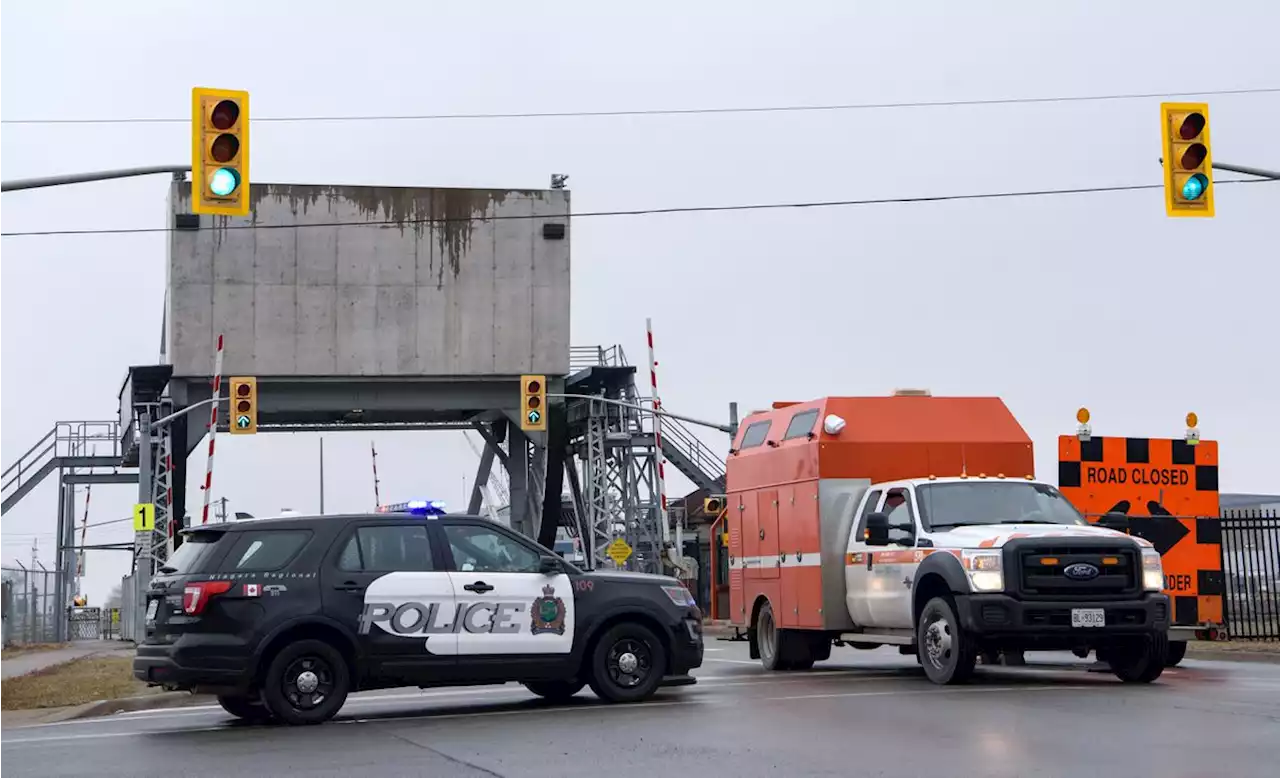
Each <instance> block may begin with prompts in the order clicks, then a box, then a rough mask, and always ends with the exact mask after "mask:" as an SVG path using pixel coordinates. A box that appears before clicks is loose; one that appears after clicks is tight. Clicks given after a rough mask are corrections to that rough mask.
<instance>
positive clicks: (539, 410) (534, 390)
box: [520, 375, 547, 432]
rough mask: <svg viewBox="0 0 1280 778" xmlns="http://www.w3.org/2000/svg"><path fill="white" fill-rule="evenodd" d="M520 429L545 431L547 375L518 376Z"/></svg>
mask: <svg viewBox="0 0 1280 778" xmlns="http://www.w3.org/2000/svg"><path fill="white" fill-rule="evenodd" d="M520 429H522V430H524V431H525V432H546V431H547V377H546V376H541V375H522V376H520Z"/></svg>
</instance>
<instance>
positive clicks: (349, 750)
mask: <svg viewBox="0 0 1280 778" xmlns="http://www.w3.org/2000/svg"><path fill="white" fill-rule="evenodd" d="M1028 659H1029V661H1030V662H1032V664H1031V665H1030V666H1028V667H1025V668H1004V667H996V668H988V669H985V670H983V669H980V670H979V674H978V677H977V679H976V680H975V681H974V682H972V683H970V684H967V685H964V686H958V687H945V688H940V687H936V686H933V685H931V684H929V683H928V682H927V681H925V680H924V678H923V676H922V674H921V673H920V671H919V670H918V669H916V666H915V664H914V661H913V660H911V659H910V658H906V659H904V658H902V657H899V656H898V655H897V653H896V652H895V651H893V650H890V649H880V650H877V651H855V650H853V649H836V650H835V651H834V652H833V656H832V659H831V661H829V662H825V663H822V664H820V665H819V666H818V667H817V668H815V669H814V670H813V671H811V672H808V673H801V674H767V673H764V672H763V671H762V670H761V669H760V667H759V665H758V664H757V663H756V662H753V661H751V660H749V659H748V658H747V656H746V648H745V645H744V644H741V643H729V642H721V641H712V643H711V644H710V650H709V651H708V653H707V662H706V663H705V664H704V666H703V667H702V669H701V670H700V671H698V672H697V673H696V674H697V675H698V677H699V679H700V681H699V683H698V684H697V685H696V686H692V687H684V688H679V689H672V690H669V691H666V692H663V693H662V694H660V695H659V696H658V697H657V698H655V699H654V700H653V701H652V702H648V703H641V704H636V705H604V704H602V703H599V702H598V701H597V700H596V699H595V698H594V697H592V696H591V694H590V692H583V693H582V695H581V699H580V700H578V701H576V702H575V703H573V704H570V705H566V706H558V707H557V706H551V705H547V704H545V703H543V702H542V701H540V700H538V699H536V698H534V697H533V696H532V695H530V694H528V693H527V692H524V691H523V689H522V688H520V687H517V686H501V687H484V688H477V689H435V690H428V691H417V690H409V689H405V690H396V691H390V692H375V693H366V694H362V695H358V696H354V697H352V698H351V700H350V701H348V703H347V706H346V707H345V708H344V709H343V711H342V713H341V714H340V715H339V716H338V718H336V719H334V721H332V722H330V723H328V724H324V725H321V726H318V727H305V728H287V727H280V726H246V725H241V724H238V723H235V722H234V721H233V720H231V719H230V718H229V717H228V716H227V715H226V714H224V713H223V712H222V711H221V709H219V708H212V709H210V708H208V707H201V708H186V709H174V710H166V711H143V712H138V713H133V714H120V715H116V716H112V717H109V718H105V719H92V720H79V721H72V722H64V723H60V724H46V725H39V726H33V727H24V728H17V729H6V730H4V732H3V741H2V747H3V752H4V757H5V764H7V765H9V770H10V772H9V776H10V778H17V776H40V777H41V778H52V777H53V776H98V777H101V776H128V777H129V778H142V776H165V777H166V778H174V776H178V777H179V778H194V777H195V776H206V775H208V776H213V775H217V776H226V775H268V776H273V777H275V776H292V775H299V776H308V778H323V777H324V776H334V777H335V778H350V777H351V776H369V777H370V778H372V776H375V775H376V776H411V775H424V776H426V775H430V776H459V777H460V778H470V777H471V776H549V777H551V778H563V776H566V775H595V774H600V775H608V776H610V778H622V777H623V776H633V775H634V776H645V777H646V778H653V776H707V777H708V778H709V777H710V776H721V775H724V776H734V778H751V777H753V776H774V775H787V776H811V775H812V776H824V775H831V776H835V775H839V776H850V775H856V776H915V775H929V776H937V775H957V776H959V775H962V776H966V778H969V777H970V776H974V777H976V776H988V775H990V776H1018V777H1019V778H1025V777H1026V776H1073V777H1074V776H1080V775H1108V776H1117V777H1124V776H1142V777H1143V778H1180V777H1181V776H1195V777H1196V778H1200V777H1201V776H1205V775H1219V776H1266V775H1275V774H1276V764H1277V762H1280V665H1269V664H1261V663H1230V662H1207V661H1197V660H1187V661H1186V663H1185V666H1183V667H1179V668H1176V669H1173V670H1170V671H1167V672H1166V673H1165V675H1164V676H1163V677H1162V678H1161V679H1160V681H1158V682H1157V683H1155V684H1152V685H1149V686H1126V685H1122V684H1121V683H1120V682H1118V681H1117V680H1115V679H1114V677H1113V676H1111V675H1104V674H1098V673H1090V672H1087V671H1086V667H1087V665H1086V664H1083V663H1080V662H1079V661H1077V660H1075V659H1074V658H1073V657H1071V656H1070V655H1069V654H1064V655H1039V656H1037V655H1028ZM1041 662H1056V663H1057V664H1040V663H1041ZM1268 765H1269V766H1268ZM374 771H376V772H374Z"/></svg>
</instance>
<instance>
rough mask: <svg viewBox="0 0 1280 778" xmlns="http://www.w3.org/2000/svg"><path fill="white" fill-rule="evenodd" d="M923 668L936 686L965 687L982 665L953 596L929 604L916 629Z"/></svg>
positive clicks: (921, 614)
mask: <svg viewBox="0 0 1280 778" xmlns="http://www.w3.org/2000/svg"><path fill="white" fill-rule="evenodd" d="M916 646H917V647H918V648H917V651H918V653H919V657H920V666H921V667H923V668H924V674H925V675H926V676H928V678H929V680H930V681H933V682H934V683H936V684H952V683H963V682H964V681H966V680H968V678H969V676H970V675H972V674H973V667H974V665H975V664H976V663H977V661H978V644H977V642H976V641H974V640H973V639H971V638H970V637H969V636H968V635H966V634H965V632H964V629H963V628H962V627H961V626H960V619H958V618H957V617H956V608H955V605H954V604H953V603H952V601H951V597H950V596H944V597H934V598H933V599H931V600H929V602H927V603H925V606H924V610H922V611H921V612H920V621H919V623H918V624H917V625H916Z"/></svg>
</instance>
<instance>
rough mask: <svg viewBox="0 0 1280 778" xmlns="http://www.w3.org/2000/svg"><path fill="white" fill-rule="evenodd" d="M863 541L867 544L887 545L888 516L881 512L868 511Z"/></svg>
mask: <svg viewBox="0 0 1280 778" xmlns="http://www.w3.org/2000/svg"><path fill="white" fill-rule="evenodd" d="M863 541H864V542H865V543H866V544H867V545H868V546H887V545H889V517H888V516H886V515H885V514H883V513H880V512H878V511H877V512H876V513H868V514H867V526H866V530H865V532H864V533H863Z"/></svg>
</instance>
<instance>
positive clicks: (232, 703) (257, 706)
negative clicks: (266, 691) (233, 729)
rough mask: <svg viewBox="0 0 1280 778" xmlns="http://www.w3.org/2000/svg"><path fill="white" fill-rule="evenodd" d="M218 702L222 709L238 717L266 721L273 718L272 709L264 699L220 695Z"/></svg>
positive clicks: (253, 720) (246, 719)
mask: <svg viewBox="0 0 1280 778" xmlns="http://www.w3.org/2000/svg"><path fill="white" fill-rule="evenodd" d="M218 704H219V705H221V706H222V709H223V710H225V711H226V712H227V713H230V714H231V715H232V716H235V717H236V718H238V719H244V720H245V721H252V722H255V723H256V722H264V721H269V720H270V719H271V711H270V710H268V709H267V706H266V705H264V704H262V701H261V700H259V699H255V698H253V697H241V696H231V695H220V696H219V697H218Z"/></svg>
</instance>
